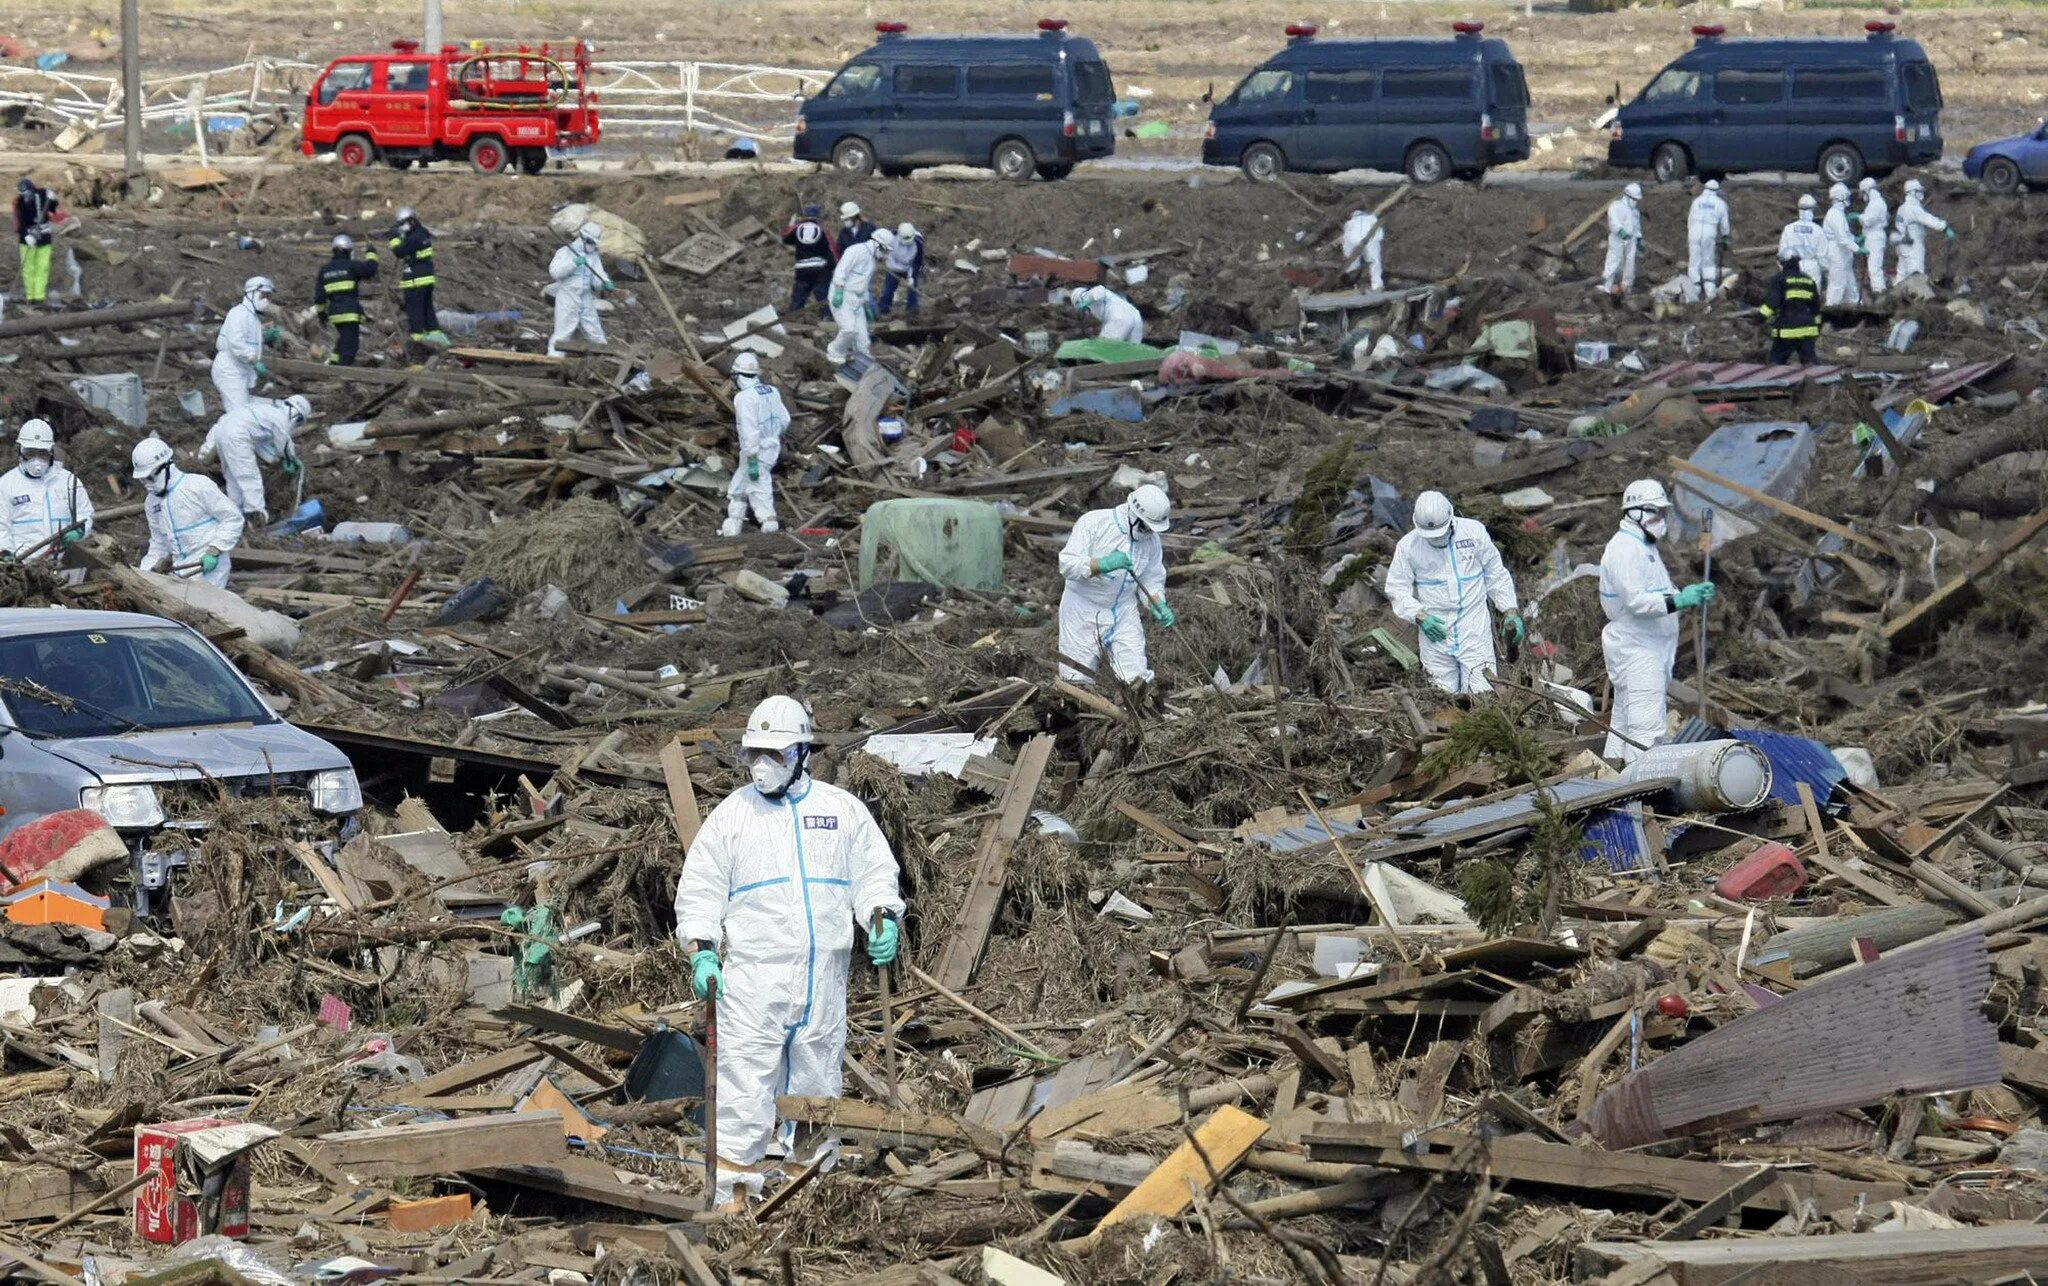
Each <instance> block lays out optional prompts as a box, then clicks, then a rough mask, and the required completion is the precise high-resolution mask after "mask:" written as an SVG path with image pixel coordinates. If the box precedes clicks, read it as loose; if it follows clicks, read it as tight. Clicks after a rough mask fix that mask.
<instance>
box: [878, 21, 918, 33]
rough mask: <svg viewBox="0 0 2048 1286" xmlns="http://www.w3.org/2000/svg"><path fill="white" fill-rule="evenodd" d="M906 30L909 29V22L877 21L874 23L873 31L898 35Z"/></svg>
mask: <svg viewBox="0 0 2048 1286" xmlns="http://www.w3.org/2000/svg"><path fill="white" fill-rule="evenodd" d="M908 30H910V24H909V23H907V22H878V23H876V24H875V33H876V34H877V35H883V36H900V35H902V34H903V33H904V32H906V31H908Z"/></svg>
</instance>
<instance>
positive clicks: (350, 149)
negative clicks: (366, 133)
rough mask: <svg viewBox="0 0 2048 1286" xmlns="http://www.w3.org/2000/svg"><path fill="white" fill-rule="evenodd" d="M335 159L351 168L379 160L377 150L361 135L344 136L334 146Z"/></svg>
mask: <svg viewBox="0 0 2048 1286" xmlns="http://www.w3.org/2000/svg"><path fill="white" fill-rule="evenodd" d="M334 159H335V160H337V161H339V162H341V163H342V164H343V165H346V166H350V167H356V166H363V165H368V164H369V163H370V162H372V161H374V160H376V159H377V148H376V146H375V145H374V144H372V143H371V142H370V140H369V139H367V138H364V137H363V136H362V135H361V134H344V135H342V137H341V141H340V142H339V143H336V144H335V145H334Z"/></svg>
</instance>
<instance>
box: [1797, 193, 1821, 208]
mask: <svg viewBox="0 0 2048 1286" xmlns="http://www.w3.org/2000/svg"><path fill="white" fill-rule="evenodd" d="M1818 204H1819V202H1817V201H1815V200H1814V199H1813V193H1811V192H1804V193H1801V194H1800V197H1799V208H1800V209H1802V210H1811V209H1812V208H1813V207H1814V206H1816V205H1818Z"/></svg>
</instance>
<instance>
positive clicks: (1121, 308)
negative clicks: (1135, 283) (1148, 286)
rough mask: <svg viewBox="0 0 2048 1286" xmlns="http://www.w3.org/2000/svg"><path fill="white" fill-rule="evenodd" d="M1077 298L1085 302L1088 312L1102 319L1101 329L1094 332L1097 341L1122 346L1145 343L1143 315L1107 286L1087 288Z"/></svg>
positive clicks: (1133, 305) (1136, 307)
mask: <svg viewBox="0 0 2048 1286" xmlns="http://www.w3.org/2000/svg"><path fill="white" fill-rule="evenodd" d="M1077 298H1080V299H1085V300H1087V301H1088V311H1089V312H1090V313H1091V314H1093V315H1094V316H1096V317H1100V318H1101V319H1102V329H1101V330H1099V331H1097V332H1095V337H1096V338H1097V339H1113V340H1116V341H1118V342H1119V343H1124V344H1142V343H1144V342H1145V315H1144V314H1143V313H1141V312H1139V311H1138V306H1137V305H1136V304H1134V303H1132V302H1131V301H1130V300H1128V299H1125V298H1124V297H1123V296H1122V295H1119V294H1118V293H1116V292H1115V291H1114V290H1111V289H1110V288H1109V287H1108V286H1089V287H1087V288H1085V289H1084V290H1083V291H1082V292H1081V294H1080V295H1079V296H1077Z"/></svg>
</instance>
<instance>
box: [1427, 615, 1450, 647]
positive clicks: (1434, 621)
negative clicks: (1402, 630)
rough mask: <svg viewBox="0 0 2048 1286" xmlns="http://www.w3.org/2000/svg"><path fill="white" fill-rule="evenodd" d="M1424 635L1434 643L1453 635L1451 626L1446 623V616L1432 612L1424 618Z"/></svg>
mask: <svg viewBox="0 0 2048 1286" xmlns="http://www.w3.org/2000/svg"><path fill="white" fill-rule="evenodd" d="M1422 635H1423V637H1424V638H1426V639H1428V640H1429V641H1430V642H1432V643H1441V642H1443V641H1444V640H1445V639H1447V638H1449V637H1450V636H1451V627H1450V626H1448V625H1445V624H1444V618H1443V617H1441V616H1438V615H1437V614H1436V613H1435V612H1431V613H1430V614H1429V615H1428V616H1425V617H1423V618H1422Z"/></svg>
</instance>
